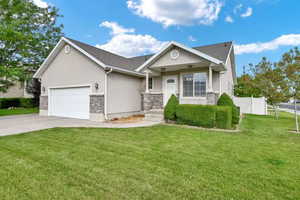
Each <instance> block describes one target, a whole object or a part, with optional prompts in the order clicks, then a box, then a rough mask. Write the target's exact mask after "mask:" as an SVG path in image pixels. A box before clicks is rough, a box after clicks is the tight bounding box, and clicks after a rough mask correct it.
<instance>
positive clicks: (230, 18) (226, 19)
mask: <svg viewBox="0 0 300 200" xmlns="http://www.w3.org/2000/svg"><path fill="white" fill-rule="evenodd" d="M225 22H228V23H233V22H234V20H233V18H232V17H231V16H229V15H228V16H227V17H226V18H225Z"/></svg>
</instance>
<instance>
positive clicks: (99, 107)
mask: <svg viewBox="0 0 300 200" xmlns="http://www.w3.org/2000/svg"><path fill="white" fill-rule="evenodd" d="M90 113H96V114H100V113H104V95H90Z"/></svg>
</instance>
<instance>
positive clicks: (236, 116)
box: [217, 93, 240, 124]
mask: <svg viewBox="0 0 300 200" xmlns="http://www.w3.org/2000/svg"><path fill="white" fill-rule="evenodd" d="M217 105H218V106H230V107H232V124H238V123H239V121H240V109H239V108H238V107H237V106H236V105H234V103H233V101H232V99H231V97H230V96H228V95H227V94H226V93H223V94H222V95H221V96H220V98H219V100H218V102H217Z"/></svg>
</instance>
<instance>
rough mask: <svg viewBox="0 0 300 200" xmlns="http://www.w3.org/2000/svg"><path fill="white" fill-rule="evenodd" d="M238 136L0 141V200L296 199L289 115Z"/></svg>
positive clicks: (177, 133)
mask: <svg viewBox="0 0 300 200" xmlns="http://www.w3.org/2000/svg"><path fill="white" fill-rule="evenodd" d="M281 117H282V118H281V119H280V120H275V119H273V117H259V116H253V115H248V116H247V117H246V118H245V119H243V124H242V125H241V129H242V130H243V132H242V133H222V132H212V131H205V130H197V129H187V128H178V127H174V126H164V125H160V126H155V127H149V128H133V129H96V128H95V129H93V128H55V129H50V130H45V131H39V132H34V133H30V134H24V135H18V136H9V137H2V138H0V147H1V148H0V160H1V162H0V177H1V178H0V194H1V199H39V200H40V199H130V200H133V199H164V200H165V199H172V200H173V199H211V200H226V199H228V200H229V199H230V200H231V199H232V200H244V199H249V200H254V199H255V200H257V199H272V200H273V199H290V200H296V199H300V184H299V183H300V135H296V134H292V133H288V132H287V130H288V129H292V128H293V118H292V115H289V114H283V115H282V116H281Z"/></svg>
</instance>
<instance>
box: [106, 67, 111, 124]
mask: <svg viewBox="0 0 300 200" xmlns="http://www.w3.org/2000/svg"><path fill="white" fill-rule="evenodd" d="M112 71H113V69H112V68H106V69H105V83H104V84H105V87H104V118H105V120H108V117H107V93H108V92H107V90H108V75H109V74H110V73H111V72H112Z"/></svg>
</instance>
